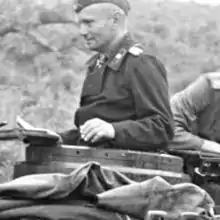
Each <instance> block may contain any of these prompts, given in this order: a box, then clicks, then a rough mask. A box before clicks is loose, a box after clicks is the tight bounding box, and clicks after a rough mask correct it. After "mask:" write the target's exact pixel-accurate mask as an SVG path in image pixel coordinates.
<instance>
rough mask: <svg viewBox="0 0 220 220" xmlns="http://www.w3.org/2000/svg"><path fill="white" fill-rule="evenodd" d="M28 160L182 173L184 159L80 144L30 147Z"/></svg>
mask: <svg viewBox="0 0 220 220" xmlns="http://www.w3.org/2000/svg"><path fill="white" fill-rule="evenodd" d="M26 161H27V162H31V163H47V164H48V163H52V162H54V161H58V162H59V161H64V162H78V163H86V162H89V161H96V162H98V163H101V164H102V165H117V166H124V167H135V168H142V169H154V170H163V171H172V172H178V173H181V172H182V169H183V160H182V158H180V157H177V156H172V155H168V154H160V153H149V152H138V151H127V150H116V149H100V148H89V147H80V146H67V145H64V146H62V147H34V146H31V147H28V148H27V152H26Z"/></svg>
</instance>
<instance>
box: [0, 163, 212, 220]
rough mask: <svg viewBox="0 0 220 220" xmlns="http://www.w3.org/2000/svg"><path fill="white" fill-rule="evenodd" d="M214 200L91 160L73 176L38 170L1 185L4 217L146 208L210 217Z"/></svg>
mask: <svg viewBox="0 0 220 220" xmlns="http://www.w3.org/2000/svg"><path fill="white" fill-rule="evenodd" d="M213 207H214V202H213V200H212V199H211V197H210V196H209V195H208V194H207V193H206V192H205V191H204V190H203V189H201V188H200V187H198V186H196V185H194V184H191V183H182V184H176V185H171V184H169V183H168V182H166V181H165V180H164V179H162V178H161V177H155V178H152V179H148V180H146V181H143V182H141V183H137V182H134V181H132V180H130V179H129V178H127V177H126V176H124V175H123V174H121V173H119V172H117V171H115V170H111V169H109V168H104V167H102V166H101V165H100V164H98V163H95V162H89V163H87V164H84V165H82V166H81V167H79V168H78V169H76V170H74V171H73V172H71V173H70V174H68V175H67V174H61V173H52V174H34V175H27V176H23V177H19V178H17V179H15V180H12V181H10V182H7V183H2V184H0V219H14V218H16V217H17V218H22V217H26V218H27V217H30V218H31V217H34V218H36V217H37V218H40V219H50V220H61V219H73V220H86V219H89V220H90V219H94V220H101V219H102V220H103V219H106V220H113V219H114V220H120V219H126V218H127V216H126V215H129V216H131V217H135V218H138V219H144V216H145V214H146V212H147V211H148V210H158V209H159V210H164V211H169V212H172V213H177V214H179V213H181V212H185V211H187V212H189V211H190V212H197V213H201V214H202V215H204V216H207V215H208V212H209V210H210V209H211V208H213Z"/></svg>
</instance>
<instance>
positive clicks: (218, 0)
mask: <svg viewBox="0 0 220 220" xmlns="http://www.w3.org/2000/svg"><path fill="white" fill-rule="evenodd" d="M175 1H182V2H187V1H194V2H198V3H201V4H211V5H218V4H220V0H175Z"/></svg>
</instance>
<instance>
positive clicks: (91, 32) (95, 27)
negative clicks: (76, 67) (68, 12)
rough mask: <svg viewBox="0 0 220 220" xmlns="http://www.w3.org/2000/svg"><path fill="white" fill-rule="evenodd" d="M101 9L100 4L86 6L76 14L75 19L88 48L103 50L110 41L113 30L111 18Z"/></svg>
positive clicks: (112, 36)
mask: <svg viewBox="0 0 220 220" xmlns="http://www.w3.org/2000/svg"><path fill="white" fill-rule="evenodd" d="M101 9H102V8H101V5H100V4H99V5H98V4H95V5H91V6H88V7H86V8H84V9H83V10H82V11H81V12H79V13H78V14H77V15H76V20H77V22H78V24H79V28H80V34H81V35H82V36H83V37H84V39H85V41H86V45H87V47H88V49H90V50H95V51H100V52H104V51H103V48H106V46H108V45H109V44H110V43H111V41H112V40H113V38H114V33H115V31H114V22H113V18H109V15H108V13H106V11H104V10H101Z"/></svg>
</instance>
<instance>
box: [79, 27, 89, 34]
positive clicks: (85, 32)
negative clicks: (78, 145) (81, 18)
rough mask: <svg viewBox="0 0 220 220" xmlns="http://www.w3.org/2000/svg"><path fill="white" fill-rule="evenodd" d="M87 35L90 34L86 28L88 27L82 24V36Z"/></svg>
mask: <svg viewBox="0 0 220 220" xmlns="http://www.w3.org/2000/svg"><path fill="white" fill-rule="evenodd" d="M87 34H88V28H87V27H86V25H84V24H81V25H80V35H82V36H86V35H87Z"/></svg>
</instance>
